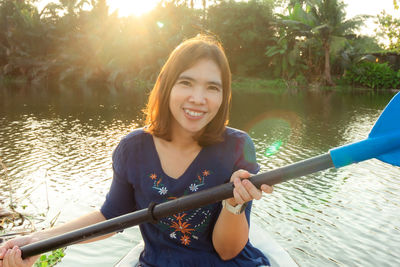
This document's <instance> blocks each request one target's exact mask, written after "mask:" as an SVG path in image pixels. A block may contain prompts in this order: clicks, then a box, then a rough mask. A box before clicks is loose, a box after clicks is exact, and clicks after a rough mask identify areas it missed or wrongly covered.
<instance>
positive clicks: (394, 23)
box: [376, 11, 400, 52]
mask: <svg viewBox="0 0 400 267" xmlns="http://www.w3.org/2000/svg"><path fill="white" fill-rule="evenodd" d="M377 18H378V27H379V28H378V30H376V32H377V34H378V35H379V36H381V37H383V38H384V39H387V40H388V41H389V43H388V44H387V45H386V44H385V45H384V46H385V48H386V49H389V50H393V51H397V52H400V37H399V36H400V19H397V18H394V17H393V16H392V15H390V14H387V13H386V12H385V11H382V12H381V14H379V15H378V16H377Z"/></svg>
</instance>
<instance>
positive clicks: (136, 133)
mask: <svg viewBox="0 0 400 267" xmlns="http://www.w3.org/2000/svg"><path fill="white" fill-rule="evenodd" d="M150 140H151V134H149V133H148V132H146V131H145V129H144V128H137V129H135V130H133V131H132V132H130V133H128V134H127V135H125V136H124V137H122V139H121V141H120V142H119V144H118V145H117V147H116V149H115V152H119V153H122V154H125V153H127V152H129V151H131V152H132V151H134V150H136V149H138V148H140V147H143V146H146V145H147V144H148V143H149V141H150Z"/></svg>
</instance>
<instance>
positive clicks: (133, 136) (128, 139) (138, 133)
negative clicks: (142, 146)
mask: <svg viewBox="0 0 400 267" xmlns="http://www.w3.org/2000/svg"><path fill="white" fill-rule="evenodd" d="M149 136H151V134H149V133H148V132H146V131H145V129H144V128H143V127H142V128H137V129H134V130H133V131H132V132H130V133H128V134H127V135H125V136H124V137H122V139H121V142H124V143H132V142H134V143H135V142H140V141H142V139H143V138H148V137H149Z"/></svg>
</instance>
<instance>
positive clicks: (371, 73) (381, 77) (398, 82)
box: [345, 61, 400, 89]
mask: <svg viewBox="0 0 400 267" xmlns="http://www.w3.org/2000/svg"><path fill="white" fill-rule="evenodd" d="M345 80H346V81H347V82H348V83H350V84H353V85H362V86H366V87H370V88H373V89H381V88H385V89H391V88H393V89H396V88H399V87H400V70H399V71H397V72H396V71H394V70H392V69H391V68H390V66H389V65H388V64H387V63H374V62H369V61H363V62H360V63H358V64H356V65H354V66H353V67H351V68H349V69H348V70H347V71H346V73H345Z"/></svg>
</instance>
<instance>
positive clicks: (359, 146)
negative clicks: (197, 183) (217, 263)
mask: <svg viewBox="0 0 400 267" xmlns="http://www.w3.org/2000/svg"><path fill="white" fill-rule="evenodd" d="M399 116H400V93H398V94H397V95H396V96H395V97H394V98H393V99H392V100H391V101H390V103H389V104H388V105H387V106H386V108H385V110H384V111H383V112H382V114H381V115H380V117H379V119H378V120H377V122H376V123H375V125H374V127H373V128H372V130H371V132H370V134H369V136H368V138H367V139H365V140H363V141H360V142H356V143H352V144H349V145H345V146H342V147H338V148H334V149H331V150H330V151H329V153H326V154H323V155H320V156H316V157H313V158H310V159H306V160H303V161H300V162H297V163H294V164H291V165H287V166H285V167H282V168H278V169H275V170H273V171H269V172H265V173H261V174H258V175H255V176H253V177H251V178H250V180H251V181H252V182H253V184H255V185H256V186H257V187H258V188H259V187H260V186H261V185H262V184H268V185H274V184H277V183H281V182H284V181H287V180H290V179H293V178H296V177H300V176H303V175H308V174H311V173H314V172H317V171H321V170H325V169H328V168H331V167H336V168H340V167H343V166H346V165H349V164H352V163H357V162H360V161H364V160H367V159H371V158H377V159H379V160H381V161H383V162H386V163H389V164H392V165H395V166H399V165H400V121H399V119H397V118H398V117H399ZM232 196H233V184H232V183H227V184H223V185H220V186H217V187H214V188H210V189H208V190H204V191H200V192H197V193H194V194H191V195H187V196H184V197H181V198H178V199H174V200H171V201H168V202H165V203H161V204H157V205H150V206H149V208H148V209H143V210H138V211H135V212H132V213H129V214H126V215H123V216H120V217H116V218H113V219H110V220H107V221H105V222H101V223H97V224H94V225H91V226H88V227H85V228H82V229H78V230H75V231H72V232H69V233H66V234H63V235H60V236H56V237H52V238H49V239H45V240H42V241H39V242H36V243H32V244H29V245H26V246H23V247H21V251H22V257H23V258H27V257H30V256H33V255H37V254H41V253H44V252H47V251H51V250H54V249H57V248H61V247H65V246H68V245H71V244H74V243H78V242H81V241H84V240H88V239H91V238H95V237H97V236H101V235H105V234H108V233H112V232H116V231H120V230H122V229H125V228H128V227H132V226H135V225H138V224H141V223H145V222H154V221H156V220H158V219H160V218H163V217H166V216H170V215H173V214H175V213H178V212H182V211H185V210H189V209H194V208H198V207H202V206H205V205H208V204H212V203H215V202H218V201H221V200H223V199H226V198H230V197H232Z"/></svg>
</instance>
